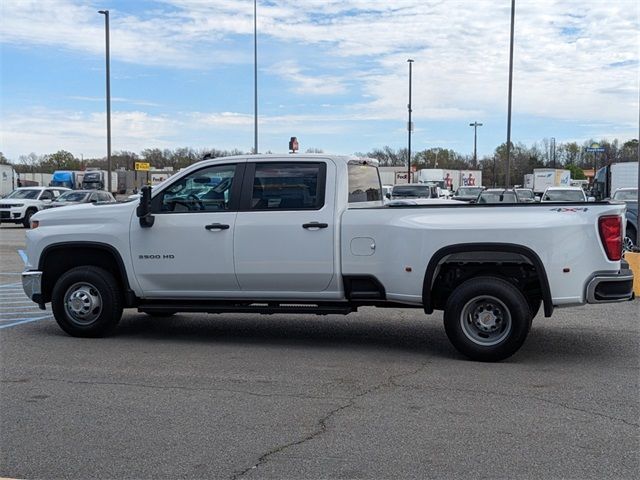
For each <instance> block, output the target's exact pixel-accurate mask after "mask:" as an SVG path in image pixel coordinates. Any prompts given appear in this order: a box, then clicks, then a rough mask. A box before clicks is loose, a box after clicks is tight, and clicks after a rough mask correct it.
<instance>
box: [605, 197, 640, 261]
mask: <svg viewBox="0 0 640 480" xmlns="http://www.w3.org/2000/svg"><path fill="white" fill-rule="evenodd" d="M611 200H615V201H620V202H624V203H626V204H627V215H626V219H627V225H626V229H625V234H624V238H623V239H622V250H624V251H625V252H626V251H630V250H632V249H633V248H634V247H635V246H636V242H637V240H638V237H637V232H638V189H637V188H630V187H629V188H619V189H617V190H616V191H615V192H613V197H611Z"/></svg>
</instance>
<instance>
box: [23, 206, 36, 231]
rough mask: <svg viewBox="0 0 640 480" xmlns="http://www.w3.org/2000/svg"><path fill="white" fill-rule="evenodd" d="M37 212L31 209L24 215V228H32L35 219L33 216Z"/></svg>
mask: <svg viewBox="0 0 640 480" xmlns="http://www.w3.org/2000/svg"><path fill="white" fill-rule="evenodd" d="M36 212H37V210H34V209H33V208H29V209H28V210H27V211H26V212H25V214H24V218H23V219H22V226H23V227H24V228H31V217H33V214H34V213H36Z"/></svg>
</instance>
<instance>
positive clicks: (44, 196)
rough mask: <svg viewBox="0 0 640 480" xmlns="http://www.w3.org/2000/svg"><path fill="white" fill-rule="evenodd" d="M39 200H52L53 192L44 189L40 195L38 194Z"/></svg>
mask: <svg viewBox="0 0 640 480" xmlns="http://www.w3.org/2000/svg"><path fill="white" fill-rule="evenodd" d="M40 200H53V193H52V192H51V190H45V191H44V192H42V195H40Z"/></svg>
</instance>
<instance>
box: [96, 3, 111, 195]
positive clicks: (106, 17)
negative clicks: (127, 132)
mask: <svg viewBox="0 0 640 480" xmlns="http://www.w3.org/2000/svg"><path fill="white" fill-rule="evenodd" d="M98 13H99V14H101V15H104V35H105V40H106V46H107V49H106V51H107V189H108V190H109V192H112V190H111V80H110V76H111V75H110V73H109V10H99V11H98Z"/></svg>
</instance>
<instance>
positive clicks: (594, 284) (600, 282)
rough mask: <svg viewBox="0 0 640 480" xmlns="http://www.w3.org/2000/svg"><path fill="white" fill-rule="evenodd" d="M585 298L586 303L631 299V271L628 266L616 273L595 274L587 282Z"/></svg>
mask: <svg viewBox="0 0 640 480" xmlns="http://www.w3.org/2000/svg"><path fill="white" fill-rule="evenodd" d="M625 266H626V265H625ZM586 299H587V303H610V302H624V301H627V300H632V299H633V273H632V272H631V270H629V269H628V268H623V269H621V270H620V271H619V272H618V273H613V274H611V273H606V274H605V273H602V274H596V275H595V276H594V277H593V278H592V279H591V280H590V281H589V283H588V284H587V294H586Z"/></svg>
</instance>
